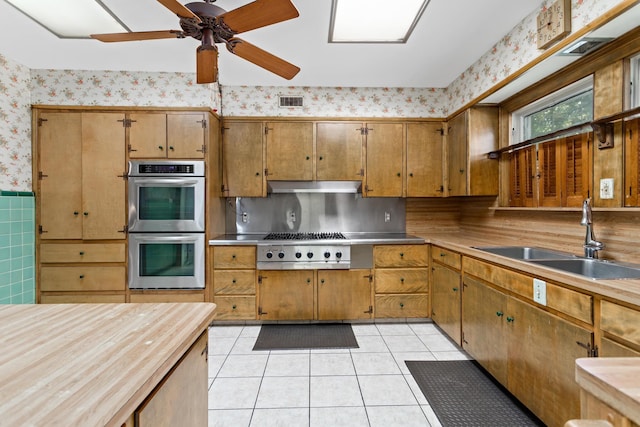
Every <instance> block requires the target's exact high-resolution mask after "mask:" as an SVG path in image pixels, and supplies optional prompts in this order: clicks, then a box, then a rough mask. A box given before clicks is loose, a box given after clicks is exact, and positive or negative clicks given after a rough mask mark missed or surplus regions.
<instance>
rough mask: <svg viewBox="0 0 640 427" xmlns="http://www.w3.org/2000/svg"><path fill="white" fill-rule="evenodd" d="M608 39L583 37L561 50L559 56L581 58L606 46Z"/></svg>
mask: <svg viewBox="0 0 640 427" xmlns="http://www.w3.org/2000/svg"><path fill="white" fill-rule="evenodd" d="M611 40H612V39H610V38H594V37H591V38H589V37H585V38H582V39H580V40H578V41H576V42H575V43H572V44H570V45H569V46H568V47H567V48H566V49H564V50H562V51H561V52H560V53H559V54H558V55H560V56H582V55H586V54H587V53H591V52H593V51H594V50H596V49H598V48H600V47H601V46H603V45H605V44H607V43H608V42H610V41H611Z"/></svg>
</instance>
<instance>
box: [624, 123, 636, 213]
mask: <svg viewBox="0 0 640 427" xmlns="http://www.w3.org/2000/svg"><path fill="white" fill-rule="evenodd" d="M639 133H640V118H638V119H633V120H629V121H627V122H625V123H624V150H625V154H624V189H625V191H624V205H625V206H638V205H639V200H638V199H639V198H638V188H640V173H638V172H639V171H640V143H639V140H640V138H638V134H639Z"/></svg>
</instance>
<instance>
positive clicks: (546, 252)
mask: <svg viewBox="0 0 640 427" xmlns="http://www.w3.org/2000/svg"><path fill="white" fill-rule="evenodd" d="M475 249H480V250H481V251H485V252H490V253H492V254H495V255H501V256H504V257H507V258H513V259H523V260H532V259H572V258H576V256H575V255H572V254H569V253H565V252H559V251H553V250H550V249H542V248H534V247H529V246H487V247H476V248H475Z"/></svg>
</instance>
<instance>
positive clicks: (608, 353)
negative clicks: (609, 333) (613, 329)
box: [598, 338, 640, 357]
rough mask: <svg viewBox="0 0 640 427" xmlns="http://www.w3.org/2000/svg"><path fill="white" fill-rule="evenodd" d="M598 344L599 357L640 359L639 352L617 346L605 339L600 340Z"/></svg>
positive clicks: (620, 345)
mask: <svg viewBox="0 0 640 427" xmlns="http://www.w3.org/2000/svg"><path fill="white" fill-rule="evenodd" d="M600 344H601V345H600V351H599V352H598V356H599V357H640V351H636V350H634V349H632V348H629V347H627V346H625V345H622V344H618V343H617V342H615V341H613V340H610V339H607V338H602V340H601V341H600Z"/></svg>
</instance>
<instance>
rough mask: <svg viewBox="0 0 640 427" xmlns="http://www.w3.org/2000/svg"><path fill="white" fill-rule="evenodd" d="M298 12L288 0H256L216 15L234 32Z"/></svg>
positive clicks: (254, 27)
mask: <svg viewBox="0 0 640 427" xmlns="http://www.w3.org/2000/svg"><path fill="white" fill-rule="evenodd" d="M299 15H300V14H299V13H298V10H297V9H296V7H295V6H294V5H293V3H291V1H290V0H256V1H254V2H253V3H249V4H246V5H244V6H241V7H239V8H237V9H234V10H230V11H229V12H226V13H223V14H222V15H220V16H219V17H218V19H222V21H224V23H225V24H226V25H227V26H228V27H229V28H230V29H231V30H232V31H233V32H234V33H236V34H237V33H243V32H245V31H250V30H255V29H256V28H260V27H266V26H267V25H271V24H275V23H278V22H282V21H286V20H288V19H292V18H297V17H298V16H299Z"/></svg>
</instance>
